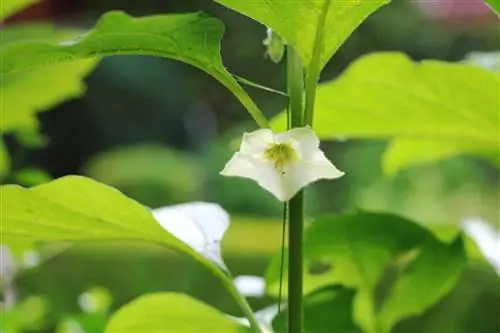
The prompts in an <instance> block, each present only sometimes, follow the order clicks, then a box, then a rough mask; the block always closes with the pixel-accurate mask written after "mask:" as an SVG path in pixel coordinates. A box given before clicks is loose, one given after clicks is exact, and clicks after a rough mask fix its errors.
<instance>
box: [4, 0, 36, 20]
mask: <svg viewBox="0 0 500 333" xmlns="http://www.w3.org/2000/svg"><path fill="white" fill-rule="evenodd" d="M37 2H40V0H2V2H0V20H1V21H3V20H4V19H6V18H8V17H9V16H12V15H14V14H16V13H17V12H20V11H21V10H23V9H24V8H26V7H29V6H31V5H33V4H35V3H37Z"/></svg>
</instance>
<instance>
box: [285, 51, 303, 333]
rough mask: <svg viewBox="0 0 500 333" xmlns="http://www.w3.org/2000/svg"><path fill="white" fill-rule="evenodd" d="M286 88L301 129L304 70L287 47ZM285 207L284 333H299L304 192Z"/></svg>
mask: <svg viewBox="0 0 500 333" xmlns="http://www.w3.org/2000/svg"><path fill="white" fill-rule="evenodd" d="M287 85H288V95H289V96H290V113H291V125H292V127H302V126H303V125H304V108H303V103H302V101H303V94H304V70H303V67H302V62H301V60H300V58H299V56H298V55H297V53H296V52H295V51H294V50H293V49H292V47H290V46H288V47H287ZM289 207H290V208H289V234H288V247H289V256H288V258H289V259H288V260H289V263H288V330H289V333H302V327H303V311H302V290H303V281H302V279H303V258H302V256H303V251H302V243H303V232H304V191H300V192H299V193H297V195H295V197H293V198H292V199H291V200H290V203H289Z"/></svg>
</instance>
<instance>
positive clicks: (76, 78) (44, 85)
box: [0, 24, 98, 141]
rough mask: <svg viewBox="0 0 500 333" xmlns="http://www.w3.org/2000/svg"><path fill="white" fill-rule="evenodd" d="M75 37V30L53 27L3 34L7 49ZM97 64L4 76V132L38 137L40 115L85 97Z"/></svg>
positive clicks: (21, 28) (36, 26) (17, 28)
mask: <svg viewBox="0 0 500 333" xmlns="http://www.w3.org/2000/svg"><path fill="white" fill-rule="evenodd" d="M75 34H77V31H75V30H72V29H58V30H56V29H54V27H53V26H52V25H50V24H29V25H21V26H15V27H13V28H6V29H5V30H4V31H3V32H2V37H3V40H2V42H3V45H9V43H20V42H23V41H24V42H26V41H33V40H37V39H43V40H59V39H60V38H65V37H66V38H67V37H69V36H75ZM97 62H98V59H96V58H94V59H84V60H79V61H74V62H71V63H61V64H52V65H49V66H46V67H40V68H35V69H33V70H30V71H25V72H22V73H10V74H4V75H2V81H1V82H0V89H1V92H2V100H1V102H0V103H1V105H0V107H1V109H2V117H1V119H0V132H2V133H6V132H16V133H17V134H20V135H23V136H26V135H30V136H34V135H35V136H36V134H37V129H38V119H37V113H38V112H41V111H46V110H49V109H51V108H53V107H54V106H56V105H58V104H60V103H62V102H65V101H67V100H69V99H71V98H75V97H80V96H82V95H83V94H84V93H85V88H86V87H85V84H84V83H83V78H84V77H85V76H87V75H88V74H89V73H90V72H91V71H92V69H94V67H95V66H96V64H97ZM37 141H40V140H37Z"/></svg>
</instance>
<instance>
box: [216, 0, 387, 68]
mask: <svg viewBox="0 0 500 333" xmlns="http://www.w3.org/2000/svg"><path fill="white" fill-rule="evenodd" d="M216 2H218V3H220V4H222V5H224V6H226V7H229V8H231V9H233V10H235V11H237V12H239V13H241V14H243V15H246V16H248V17H250V18H252V19H254V20H256V21H258V22H260V23H262V24H265V25H266V26H268V27H270V28H271V29H273V30H274V31H275V32H276V33H277V34H278V35H280V36H281V37H283V39H284V40H285V41H286V42H287V43H288V44H290V45H292V46H293V47H294V49H295V50H296V51H297V53H298V54H299V56H300V58H301V59H302V61H303V62H304V64H305V66H306V67H309V66H310V64H311V60H312V55H313V50H314V44H315V37H316V31H317V26H318V24H319V22H320V15H321V12H322V10H323V8H324V6H325V2H329V3H330V4H329V6H328V12H327V15H326V20H325V24H324V26H323V31H324V36H325V37H324V41H323V49H322V50H323V51H322V53H321V57H320V63H321V66H320V68H322V67H324V65H326V63H327V62H328V60H329V59H330V58H331V57H332V55H333V54H334V53H335V52H336V51H337V50H338V48H339V47H340V46H341V45H342V44H343V43H344V41H345V40H346V39H347V38H348V37H349V35H350V34H351V33H352V32H353V31H354V29H356V27H357V26H359V25H360V24H361V23H362V22H363V21H364V20H365V19H366V18H367V17H368V16H369V15H370V14H372V13H373V12H375V11H376V10H377V9H379V8H380V7H381V6H383V5H384V4H386V3H388V2H389V0H354V1H336V0H295V1H283V0H254V1H242V0H216Z"/></svg>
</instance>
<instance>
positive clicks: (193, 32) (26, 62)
mask: <svg viewBox="0 0 500 333" xmlns="http://www.w3.org/2000/svg"><path fill="white" fill-rule="evenodd" d="M223 33H224V26H223V24H222V23H221V22H220V21H219V20H217V19H215V18H210V17H208V16H207V15H205V14H203V13H196V14H175V15H156V16H149V17H143V18H133V17H130V16H128V15H127V14H125V13H123V12H120V11H115V12H109V13H107V14H105V15H104V16H103V17H102V18H101V19H100V20H99V22H98V23H97V25H96V26H95V28H94V29H93V30H90V31H88V32H87V33H85V34H83V35H81V36H79V37H77V38H73V39H70V40H68V39H66V40H60V41H58V42H54V41H52V40H50V41H36V40H30V41H20V42H13V43H8V44H5V45H2V47H1V48H0V56H1V57H2V59H3V62H2V64H1V68H0V73H2V74H8V73H13V72H17V71H22V70H28V69H34V68H39V67H42V66H46V65H49V64H58V63H66V62H73V61H76V60H82V59H88V58H95V57H103V56H113V55H149V56H157V57H165V58H171V59H176V60H180V61H183V62H185V63H188V64H190V65H193V66H195V67H198V68H199V69H201V70H203V71H205V72H207V73H208V74H210V75H212V76H213V77H214V78H216V79H217V80H219V82H221V83H222V84H223V85H224V86H225V87H227V88H228V89H229V90H231V91H232V92H233V94H235V96H236V97H237V98H238V99H239V100H240V102H241V103H242V104H243V105H244V106H245V107H246V108H247V110H248V111H249V112H250V114H251V115H252V116H253V117H254V118H255V120H256V121H257V122H258V124H259V125H261V126H267V121H266V119H265V118H264V116H263V115H262V114H261V112H260V110H259V109H258V108H257V106H256V105H255V104H254V102H253V101H252V100H251V98H250V97H249V96H248V94H247V93H246V92H245V90H244V89H243V88H242V87H241V86H240V85H239V84H238V83H237V82H236V80H235V79H234V78H233V77H232V76H231V74H230V73H229V72H228V71H227V70H226V69H225V67H224V65H223V64H222V60H221V57H220V39H221V38H222V35H223Z"/></svg>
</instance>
